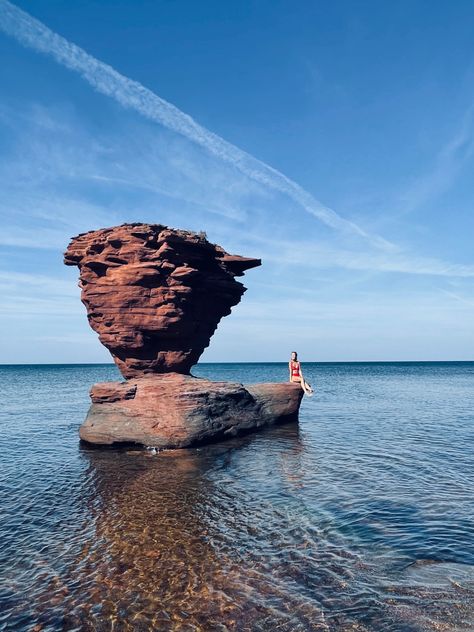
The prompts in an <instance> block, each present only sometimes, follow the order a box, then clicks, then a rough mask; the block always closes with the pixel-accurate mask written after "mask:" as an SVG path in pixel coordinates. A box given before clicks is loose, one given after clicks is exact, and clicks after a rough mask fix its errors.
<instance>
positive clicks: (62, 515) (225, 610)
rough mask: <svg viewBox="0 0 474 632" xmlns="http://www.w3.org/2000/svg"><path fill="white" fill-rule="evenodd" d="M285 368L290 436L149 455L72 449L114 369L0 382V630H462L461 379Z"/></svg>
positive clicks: (471, 470)
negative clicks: (92, 397)
mask: <svg viewBox="0 0 474 632" xmlns="http://www.w3.org/2000/svg"><path fill="white" fill-rule="evenodd" d="M303 366H304V370H305V374H306V376H307V378H308V379H309V381H310V382H312V383H313V385H314V387H315V395H314V397H312V398H306V397H305V399H304V400H303V403H302V407H301V413H300V421H299V424H295V423H293V424H289V425H284V426H279V427H274V428H272V429H268V430H265V431H260V432H259V433H258V434H254V435H248V436H246V437H243V438H238V439H233V440H229V441H227V442H222V443H218V444H215V445H212V446H209V447H205V448H199V449H194V450H187V451H176V452H173V451H164V452H159V453H157V454H152V452H151V451H146V450H139V449H134V448H126V449H124V448H122V449H108V450H98V449H91V448H90V447H87V446H84V445H81V444H80V442H79V440H78V428H79V426H80V424H81V423H82V421H83V420H84V417H85V415H86V412H87V409H88V406H89V398H88V391H89V388H90V386H91V385H92V384H93V383H94V382H102V381H107V380H114V379H118V372H117V370H116V369H115V367H114V366H113V365H62V366H59V365H56V366H53V365H49V366H5V365H4V366H0V384H1V404H0V444H1V445H0V494H1V504H0V511H1V522H0V575H1V579H0V630H15V631H16V630H20V631H21V630H25V631H34V632H39V631H51V632H53V631H62V630H78V631H88V630H116V631H122V630H123V631H126V630H127V631H128V630H130V631H139V630H144V631H148V630H164V631H168V630H169V631H171V630H173V631H183V632H184V631H186V632H191V631H196V630H202V631H205V632H213V631H225V630H231V631H238V632H245V631H249V632H259V631H265V632H267V631H268V632H273V631H280V630H281V631H288V632H298V631H307V630H333V631H349V630H350V631H369V630H370V631H373V632H383V631H385V630H387V631H392V630H394V631H407V632H408V631H410V632H412V631H413V632H415V631H423V630H438V631H440V630H441V631H456V632H458V631H459V632H462V631H464V630H465V631H468V630H469V631H472V630H474V363H469V362H464V363H461V362H460V363H367V364H357V363H353V364H306V365H303ZM194 373H195V374H196V375H200V376H206V377H210V378H213V379H217V380H222V379H226V380H234V381H239V382H244V383H251V382H259V381H285V380H286V379H287V366H286V364H201V365H198V366H197V367H195V369H194Z"/></svg>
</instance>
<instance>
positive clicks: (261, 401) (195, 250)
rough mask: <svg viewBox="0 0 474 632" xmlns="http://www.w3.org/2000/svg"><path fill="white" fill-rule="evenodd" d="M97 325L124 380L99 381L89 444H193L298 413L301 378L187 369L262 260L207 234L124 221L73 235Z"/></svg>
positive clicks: (75, 260)
mask: <svg viewBox="0 0 474 632" xmlns="http://www.w3.org/2000/svg"><path fill="white" fill-rule="evenodd" d="M64 262H65V264H66V265H77V266H78V268H79V286H80V287H81V290H82V293H81V298H82V302H83V303H84V305H85V306H86V309H87V317H88V319H89V323H90V325H91V327H92V328H93V329H94V331H96V332H97V333H98V334H99V339H100V341H101V342H102V343H103V344H104V345H105V346H106V347H107V349H109V351H110V353H111V354H112V357H113V358H114V361H115V363H116V364H117V366H118V368H119V369H120V371H121V373H122V375H123V376H124V377H125V378H126V381H125V382H111V383H105V384H96V385H95V386H94V387H93V388H92V390H91V399H92V405H91V407H90V410H89V413H88V416H87V419H86V421H85V422H84V424H83V425H82V427H81V430H80V436H81V438H82V439H84V440H86V441H89V442H90V443H97V444H103V445H109V444H112V443H125V442H126V443H129V442H133V443H138V444H142V445H154V446H158V447H173V448H176V447H187V446H191V445H197V444H200V443H204V442H209V441H212V440H217V439H218V438H223V437H226V436H233V435H236V434H239V433H241V432H248V431H249V430H252V429H256V428H259V427H261V426H264V425H268V424H271V423H274V422H276V421H288V420H291V419H296V418H297V414H298V409H299V405H300V402H301V399H302V395H303V392H302V389H301V388H300V386H299V385H295V384H289V383H286V384H256V385H252V386H247V387H244V386H242V384H230V383H227V382H210V381H209V380H203V379H198V378H195V377H192V376H191V375H189V372H190V369H191V367H192V366H193V365H194V364H196V362H197V361H198V359H199V357H200V356H201V354H202V352H203V350H204V349H205V348H206V347H207V346H208V345H209V341H210V338H211V336H212V334H213V333H214V331H215V330H216V328H217V325H218V323H219V321H220V320H221V318H222V317H223V316H226V315H227V314H229V313H230V311H231V308H232V307H233V306H234V305H237V303H238V302H239V301H240V298H241V297H242V294H243V293H244V292H245V287H244V286H243V285H242V283H239V282H238V281H236V280H235V277H236V276H242V274H243V273H244V271H245V270H247V269H249V268H253V267H255V266H259V265H260V264H261V261H260V259H251V258H246V257H240V256H238V255H230V254H228V253H227V252H225V250H223V249H222V248H221V247H220V246H217V245H215V244H211V243H209V242H208V241H207V239H206V237H205V235H204V234H196V233H191V232H188V231H184V230H173V229H170V228H168V227H166V226H162V225H159V224H123V225H122V226H116V227H113V228H104V229H101V230H95V231H91V232H88V233H83V234H81V235H78V236H77V237H75V238H74V239H72V241H71V243H70V244H69V246H68V248H67V250H66V253H65V255H64Z"/></svg>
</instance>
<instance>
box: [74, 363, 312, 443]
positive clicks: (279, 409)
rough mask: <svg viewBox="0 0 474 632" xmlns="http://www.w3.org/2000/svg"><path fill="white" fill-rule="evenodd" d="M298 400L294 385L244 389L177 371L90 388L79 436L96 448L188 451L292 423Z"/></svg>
mask: <svg viewBox="0 0 474 632" xmlns="http://www.w3.org/2000/svg"><path fill="white" fill-rule="evenodd" d="M302 397H303V391H302V389H301V387H300V386H299V385H298V384H290V383H265V384H252V385H249V386H245V387H244V386H243V385H242V384H236V383H230V382H211V381H209V380H206V379H201V378H196V377H192V376H190V375H181V374H178V373H167V374H161V375H153V376H150V377H143V378H138V379H135V380H133V379H131V380H127V381H126V382H104V383H102V384H96V385H95V386H93V387H92V389H91V399H92V405H91V407H90V409H89V412H88V414H87V418H86V420H85V422H84V423H83V425H82V426H81V429H80V431H79V435H80V437H81V439H82V440H84V441H87V442H88V443H93V444H98V445H112V444H120V443H136V444H140V445H144V446H155V447H157V448H184V447H192V446H197V445H202V444H205V443H211V442H213V441H218V440H221V439H225V438H227V437H234V436H236V435H239V434H244V433H247V432H251V431H254V430H257V429H258V428H261V427H263V426H268V425H271V424H274V423H281V422H286V421H296V420H297V419H298V410H299V407H300V404H301V399H302Z"/></svg>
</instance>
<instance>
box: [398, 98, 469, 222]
mask: <svg viewBox="0 0 474 632" xmlns="http://www.w3.org/2000/svg"><path fill="white" fill-rule="evenodd" d="M473 117H474V105H470V106H469V107H468V108H467V110H466V112H465V114H464V116H463V117H462V120H461V124H460V127H459V129H457V130H456V132H455V133H454V134H453V136H452V137H451V138H450V139H449V140H448V142H446V143H445V144H444V146H442V147H441V149H440V150H439V151H438V152H437V154H436V156H435V160H434V164H433V167H432V168H431V169H430V170H429V171H427V172H426V173H425V174H423V175H421V176H419V177H417V178H416V179H415V180H414V181H413V182H412V184H411V185H410V186H409V187H408V189H407V190H406V191H404V192H403V194H402V195H401V201H400V206H401V209H400V212H399V213H398V216H400V215H406V214H408V213H411V212H413V211H415V210H417V209H418V208H421V207H423V206H424V205H425V204H427V203H429V202H431V201H432V200H433V199H435V198H436V197H438V196H439V195H441V194H442V193H444V192H445V191H447V190H448V189H449V188H450V187H451V185H452V184H453V182H454V180H455V179H456V177H457V175H458V174H459V172H460V170H461V169H462V167H463V165H464V164H465V163H466V162H467V161H468V160H469V159H470V158H472V156H473V153H474V134H473V122H474V121H473Z"/></svg>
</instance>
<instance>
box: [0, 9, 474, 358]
mask: <svg viewBox="0 0 474 632" xmlns="http://www.w3.org/2000/svg"><path fill="white" fill-rule="evenodd" d="M473 18H474V5H473V3H472V2H471V1H464V0H459V1H458V2H456V3H446V2H441V1H433V0H431V1H430V2H428V1H421V0H409V1H406V0H401V1H400V2H397V3H381V2H378V1H375V0H373V1H357V2H354V1H353V0H350V1H345V0H338V1H337V2H332V3H329V2H322V1H317V0H302V1H301V2H298V3H294V2H290V1H282V0H272V1H271V2H270V1H267V0H258V1H256V0H255V1H249V0H242V1H240V2H233V3H231V2H217V1H212V2H211V1H209V0H203V1H202V2H192V1H184V0H175V1H173V2H169V1H168V0H167V1H162V0H153V1H152V0H147V1H145V0H135V1H134V2H133V3H132V2H128V1H125V0H84V1H82V2H76V3H71V2H68V1H66V0H35V1H27V0H22V1H21V2H20V3H19V4H11V3H9V2H7V0H0V59H1V64H0V94H1V99H0V190H1V196H0V363H56V362H57V363H63V362H108V361H109V360H110V355H109V354H108V352H107V350H106V349H105V348H104V347H102V345H101V344H100V343H99V341H98V338H97V335H96V334H95V333H94V332H93V331H92V330H91V329H90V328H89V326H88V323H87V319H86V316H85V308H84V306H83V305H82V303H81V302H80V291H79V288H78V287H77V277H78V270H77V268H69V267H66V266H64V265H63V262H62V256H63V252H64V250H65V248H66V246H67V244H68V242H69V240H70V238H71V237H73V236H75V235H77V234H78V233H80V232H85V231H87V230H93V229H97V228H101V227H105V226H112V225H116V224H121V223H123V222H132V221H133V222H136V221H143V222H156V223H161V224H167V225H169V226H172V227H176V228H185V229H189V230H196V231H201V230H203V231H205V232H206V233H207V236H208V239H209V240H210V241H212V242H216V243H219V244H221V245H222V246H223V247H224V248H225V249H226V250H227V251H229V252H233V253H236V254H241V255H245V256H252V257H261V258H262V261H263V264H262V267H260V268H256V269H254V270H250V271H248V272H247V273H246V275H245V277H244V278H243V281H244V283H245V285H246V287H247V288H248V290H247V292H246V294H245V295H244V297H243V299H242V301H241V303H240V304H239V305H238V306H236V307H234V308H233V313H232V314H231V315H230V316H228V317H226V318H225V319H223V321H222V322H221V323H220V325H219V328H218V330H217V332H216V334H215V335H214V337H213V338H212V340H211V345H210V347H209V348H208V349H207V350H206V351H205V353H204V355H203V357H202V360H203V361H208V362H213V361H216V362H220V361H222V362H234V361H235V362H237V361H250V362H258V361H285V360H287V358H288V355H289V353H290V351H292V350H297V351H298V352H299V355H300V358H301V360H303V361H383V360H387V361H403V360H474V327H473V322H474V286H473V281H474V248H473V237H474V212H473V210H474V209H473V204H474V179H473V177H472V172H473V165H474V40H473V39H472V21H473Z"/></svg>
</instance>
